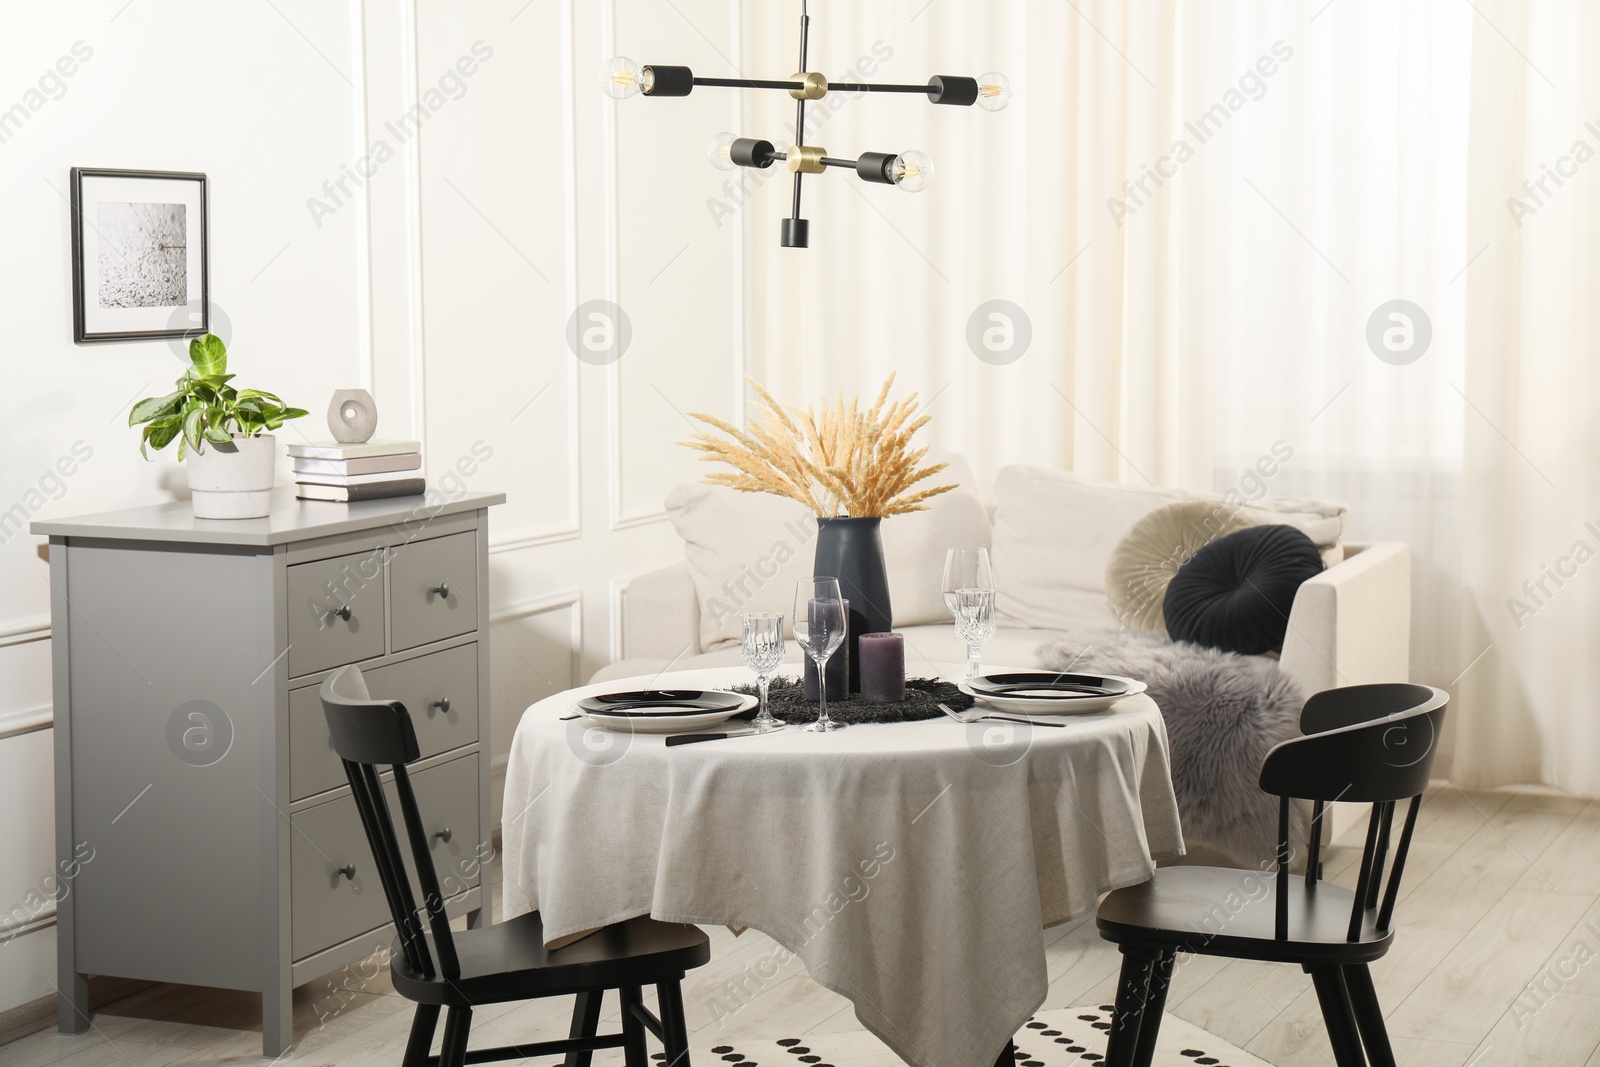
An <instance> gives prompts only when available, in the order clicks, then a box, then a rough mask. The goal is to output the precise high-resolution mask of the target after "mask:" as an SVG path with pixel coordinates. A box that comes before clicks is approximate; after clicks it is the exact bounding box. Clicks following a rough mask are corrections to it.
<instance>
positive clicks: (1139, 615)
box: [1106, 499, 1250, 634]
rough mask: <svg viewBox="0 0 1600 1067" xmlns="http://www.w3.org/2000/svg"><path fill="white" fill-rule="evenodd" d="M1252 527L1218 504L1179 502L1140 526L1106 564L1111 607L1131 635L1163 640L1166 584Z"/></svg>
mask: <svg viewBox="0 0 1600 1067" xmlns="http://www.w3.org/2000/svg"><path fill="white" fill-rule="evenodd" d="M1249 526H1250V520H1249V519H1247V518H1245V517H1244V516H1243V515H1241V514H1240V513H1239V511H1238V509H1237V508H1235V507H1233V506H1232V505H1230V504H1227V503H1225V502H1222V501H1216V500H1198V499H1196V500H1174V501H1172V502H1171V503H1168V504H1162V505H1161V506H1160V507H1158V508H1156V509H1154V510H1153V511H1150V512H1148V513H1147V514H1146V515H1144V516H1143V517H1142V518H1140V519H1139V520H1138V521H1137V522H1135V523H1134V524H1133V526H1132V528H1131V529H1129V530H1128V532H1127V533H1125V534H1123V535H1122V540H1120V541H1118V542H1117V547H1116V548H1114V549H1112V550H1111V558H1110V559H1108V560H1107V561H1106V601H1107V602H1108V603H1109V604H1110V605H1111V610H1112V612H1113V613H1114V614H1115V615H1116V617H1117V621H1118V622H1120V623H1122V625H1124V626H1126V627H1127V628H1128V629H1130V630H1144V631H1147V632H1150V633H1160V634H1164V633H1166V632H1167V624H1166V620H1165V618H1164V617H1163V616H1162V604H1163V603H1164V602H1165V601H1166V599H1167V583H1168V582H1170V581H1172V576H1173V575H1174V574H1177V573H1178V568H1179V567H1181V566H1183V565H1184V564H1185V563H1187V562H1189V558H1190V557H1191V556H1193V555H1194V554H1195V553H1196V552H1198V551H1200V549H1202V548H1204V547H1205V546H1206V545H1208V544H1210V543H1211V542H1212V541H1215V540H1216V539H1217V538H1219V537H1222V536H1224V535H1226V534H1230V533H1233V532H1234V531H1235V530H1243V529H1246V528H1247V527H1249Z"/></svg>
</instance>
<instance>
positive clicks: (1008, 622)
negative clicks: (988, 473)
mask: <svg viewBox="0 0 1600 1067" xmlns="http://www.w3.org/2000/svg"><path fill="white" fill-rule="evenodd" d="M1179 495H1180V494H1179V493H1178V492H1177V491H1176V490H1173V489H1160V488H1141V487H1138V486H1132V485H1122V484H1119V483H1115V482H1095V481H1090V480H1089V479H1087V478H1080V477H1078V476H1077V475H1074V474H1068V473H1066V472H1064V471H1053V470H1046V469H1043V468H1040V467H1025V466H1012V467H1004V468H1002V469H1001V471H1000V473H999V475H998V476H997V477H996V478H995V484H994V498H995V513H994V547H993V548H992V549H990V551H989V560H990V564H991V565H992V566H993V568H994V584H995V588H996V590H997V594H998V595H997V597H996V600H995V613H996V615H997V617H998V621H999V623H1000V625H1001V626H1028V627H1032V628H1034V629H1039V630H1106V629H1115V628H1116V626H1117V619H1116V616H1115V615H1113V614H1112V613H1111V608H1110V607H1109V606H1108V605H1107V604H1106V588H1105V580H1106V560H1107V559H1109V558H1110V556H1111V551H1112V549H1114V548H1115V547H1116V545H1117V542H1118V541H1120V540H1122V535H1123V534H1125V533H1127V532H1128V530H1129V529H1130V528H1131V527H1132V526H1133V524H1134V523H1135V522H1137V521H1138V520H1139V519H1140V518H1142V517H1143V516H1144V515H1145V514H1146V513H1147V512H1149V511H1152V510H1153V509H1155V508H1157V507H1159V506H1161V505H1162V504H1165V503H1168V502H1169V501H1172V500H1176V499H1178V497H1179Z"/></svg>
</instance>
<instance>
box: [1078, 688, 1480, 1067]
mask: <svg viewBox="0 0 1600 1067" xmlns="http://www.w3.org/2000/svg"><path fill="white" fill-rule="evenodd" d="M1448 699H1449V698H1448V697H1447V695H1446V694H1445V693H1444V692H1443V691H1442V690H1439V689H1433V688H1431V687H1429V686H1425V685H1404V684H1389V685H1356V686H1348V687H1346V688H1342V689H1329V690H1327V691H1325V692H1321V693H1318V694H1316V695H1315V696H1313V697H1312V698H1311V699H1310V700H1308V701H1306V705H1305V708H1304V710H1303V711H1302V712H1301V715H1300V729H1301V731H1302V733H1304V734H1305V735H1306V736H1303V737H1297V738H1294V739H1292V740H1289V741H1285V742H1284V743H1283V744H1281V745H1278V746H1277V747H1276V748H1274V749H1273V750H1272V751H1271V752H1269V753H1267V758H1266V760H1265V761H1263V763H1262V765H1261V788H1262V789H1264V790H1265V791H1267V792H1268V793H1271V794H1273V795H1274V796H1276V797H1278V855H1277V870H1276V871H1247V870H1234V869H1229V868H1222V867H1181V866H1180V867H1164V868H1162V869H1160V870H1158V871H1156V873H1155V877H1154V878H1152V879H1151V880H1150V881H1148V882H1145V883H1143V884H1141V885H1137V886H1132V887H1130V888H1128V889H1119V890H1117V891H1115V892H1113V893H1111V894H1109V895H1108V896H1107V897H1106V898H1105V900H1103V901H1102V902H1101V903H1100V909H1099V912H1098V915H1097V917H1096V925H1097V926H1098V927H1099V929H1100V936H1101V937H1103V938H1105V939H1106V940H1108V941H1112V942H1115V943H1116V944H1117V945H1118V947H1119V948H1120V949H1121V951H1122V975H1121V978H1120V980H1119V983H1118V986H1117V997H1116V1009H1115V1012H1114V1015H1113V1018H1112V1022H1111V1030H1110V1033H1109V1035H1108V1036H1109V1040H1108V1042H1107V1047H1106V1064H1107V1065H1108V1067H1149V1064H1150V1062H1151V1059H1152V1057H1153V1056H1154V1055H1155V1047H1156V1035H1157V1032H1158V1031H1159V1029H1160V1026H1161V1012H1162V1010H1163V1009H1164V1007H1165V1005H1166V1000H1167V986H1168V984H1169V983H1170V982H1171V979H1172V968H1173V962H1174V959H1175V957H1176V955H1177V953H1179V952H1192V953H1199V954H1203V955H1208V956H1227V957H1231V958H1234V959H1248V960H1269V961H1274V962H1279V963H1294V964H1299V965H1300V966H1301V967H1302V968H1304V970H1305V971H1306V972H1307V973H1309V974H1310V975H1311V980H1312V982H1313V983H1314V985H1315V987H1316V991H1317V1000H1318V1002H1319V1003H1320V1004H1321V1007H1322V1017H1323V1021H1324V1022H1325V1023H1326V1024H1327V1027H1328V1038H1329V1040H1330V1041H1331V1042H1332V1044H1333V1052H1334V1059H1335V1061H1336V1062H1337V1064H1338V1067H1365V1065H1366V1064H1367V1063H1368V1060H1369V1059H1370V1061H1371V1063H1372V1065H1373V1067H1394V1053H1393V1052H1392V1051H1391V1049H1390V1047H1389V1037H1388V1033H1387V1031H1386V1030H1385V1028H1384V1024H1383V1012H1382V1010H1381V1009H1380V1008H1379V1006H1378V997H1377V994H1376V993H1375V992H1374V990H1373V987H1372V975H1371V974H1370V972H1369V971H1368V970H1367V965H1368V964H1369V963H1371V962H1372V961H1373V960H1375V959H1378V958H1379V957H1381V956H1382V955H1383V954H1384V953H1385V952H1387V951H1388V950H1389V945H1390V942H1391V941H1392V940H1393V938H1394V931H1393V929H1392V927H1391V925H1390V922H1391V920H1392V919H1393V917H1394V904H1395V899H1396V897H1397V896H1398V894H1399V891H1400V877H1401V875H1402V874H1403V873H1404V872H1405V864H1406V852H1407V851H1408V850H1409V848H1410V846H1411V833H1412V830H1413V829H1414V828H1415V827H1416V824H1417V811H1418V809H1419V808H1420V807H1421V806H1422V792H1423V790H1424V789H1425V788H1427V785H1428V773H1429V770H1430V769H1431V768H1432V766H1433V756H1434V751H1435V748H1436V741H1437V739H1438V737H1439V732H1440V730H1441V728H1442V727H1443V724H1444V713H1445V705H1446V703H1447V702H1448ZM1291 799H1298V800H1309V801H1312V802H1313V807H1312V821H1311V833H1310V841H1309V844H1308V851H1307V853H1306V861H1307V862H1306V873H1305V876H1304V877H1303V878H1302V877H1300V876H1299V875H1295V876H1292V877H1291V875H1290V874H1289V858H1290V842H1289V802H1290V800H1291ZM1402 800H1410V802H1411V803H1410V805H1409V807H1408V808H1407V809H1406V814H1405V825H1404V827H1403V828H1402V829H1401V831H1400V839H1399V842H1398V844H1397V845H1396V846H1395V848H1394V857H1393V861H1392V863H1390V864H1389V866H1388V871H1387V884H1385V860H1386V858H1387V855H1388V852H1389V846H1390V832H1391V828H1392V824H1393V820H1394V810H1395V805H1396V804H1397V803H1398V802H1400V801H1402ZM1333 801H1357V802H1362V803H1370V804H1371V805H1372V816H1371V818H1370V819H1369V820H1368V823H1367V842H1366V847H1365V848H1364V849H1363V850H1362V852H1361V867H1360V871H1359V874H1358V875H1357V878H1356V887H1355V890H1354V891H1351V890H1349V889H1345V888H1343V887H1342V886H1337V885H1332V884H1330V883H1327V882H1324V881H1322V864H1321V858H1320V853H1319V849H1320V845H1321V833H1320V831H1321V827H1322V814H1323V809H1324V806H1325V805H1326V804H1329V803H1332V802H1333ZM1363 1047H1364V1048H1365V1050H1366V1051H1365V1054H1363V1051H1362V1049H1363Z"/></svg>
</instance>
